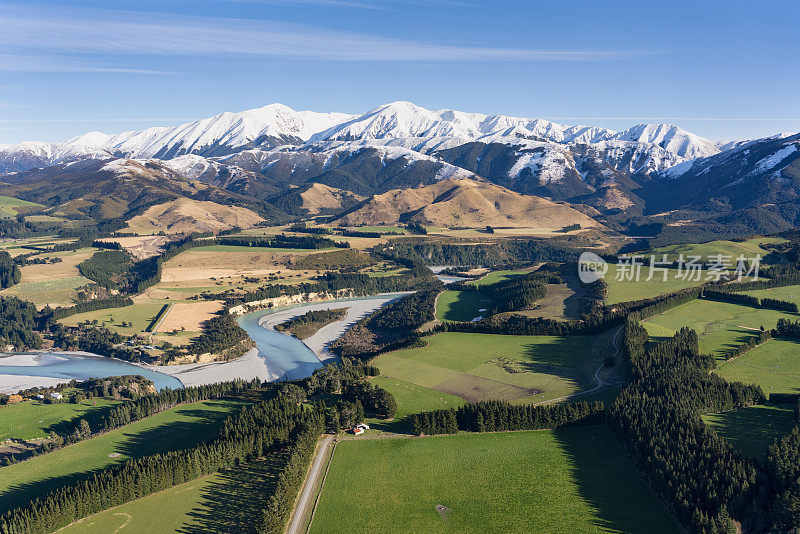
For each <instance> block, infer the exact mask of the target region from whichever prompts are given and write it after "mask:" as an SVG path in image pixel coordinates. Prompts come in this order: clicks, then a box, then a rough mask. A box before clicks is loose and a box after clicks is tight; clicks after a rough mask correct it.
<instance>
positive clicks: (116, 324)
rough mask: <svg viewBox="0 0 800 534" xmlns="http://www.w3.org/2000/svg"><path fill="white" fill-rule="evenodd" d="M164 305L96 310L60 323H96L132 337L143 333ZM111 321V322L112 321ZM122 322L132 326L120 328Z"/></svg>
mask: <svg viewBox="0 0 800 534" xmlns="http://www.w3.org/2000/svg"><path fill="white" fill-rule="evenodd" d="M163 305H164V304H162V303H160V302H141V303H136V304H134V305H133V306H124V307H122V308H111V309H106V310H96V311H90V312H86V313H78V314H76V315H71V316H69V317H66V318H64V319H62V320H61V321H60V322H61V323H63V324H64V325H67V326H76V325H77V324H78V323H83V322H85V321H95V320H96V321H97V322H98V323H101V324H102V325H103V326H105V327H107V328H109V329H111V330H114V331H117V332H119V333H120V334H124V335H132V334H138V333H140V332H143V331H144V329H145V328H147V327H148V326H149V325H150V322H151V321H152V320H153V319H154V318H155V316H156V315H157V314H158V312H159V311H160V310H161V308H162V307H163ZM112 319H113V321H112ZM122 322H126V323H128V322H130V323H133V326H122V324H121V323H122Z"/></svg>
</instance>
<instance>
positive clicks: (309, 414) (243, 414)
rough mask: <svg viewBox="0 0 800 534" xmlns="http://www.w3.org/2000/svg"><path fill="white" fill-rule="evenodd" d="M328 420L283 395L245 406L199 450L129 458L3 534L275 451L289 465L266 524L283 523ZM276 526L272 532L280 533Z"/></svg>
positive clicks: (0, 523)
mask: <svg viewBox="0 0 800 534" xmlns="http://www.w3.org/2000/svg"><path fill="white" fill-rule="evenodd" d="M322 429H323V421H322V417H321V416H320V414H319V413H318V412H317V411H316V410H306V409H305V408H303V407H302V406H299V405H297V404H296V403H294V402H291V401H288V400H287V399H285V398H283V397H280V396H279V397H277V398H275V399H272V400H269V401H264V402H261V403H259V404H256V405H253V406H249V407H245V408H243V409H242V410H241V411H240V412H239V413H237V414H235V415H233V416H230V417H229V418H228V419H226V420H225V422H224V423H223V425H222V428H221V430H220V432H219V434H218V435H217V436H216V437H215V438H213V439H212V440H210V441H209V442H207V443H202V444H200V445H198V446H196V447H191V448H188V449H184V450H180V451H173V452H169V453H166V454H155V455H152V456H146V457H143V458H138V459H133V460H128V461H127V462H124V463H123V464H120V465H116V466H113V467H110V468H108V469H105V470H103V471H100V472H98V473H95V474H94V475H92V476H91V477H90V478H89V479H87V480H84V481H81V482H78V483H76V484H72V485H69V486H64V487H62V488H59V489H57V490H55V491H53V492H50V493H48V494H45V495H43V496H42V497H40V498H38V499H36V500H34V501H33V502H31V503H30V504H28V505H27V506H23V507H20V508H16V509H14V510H11V511H9V512H7V513H5V514H3V516H0V532H2V533H3V534H23V533H24V534H38V533H42V534H44V533H49V532H53V531H55V530H58V529H59V528H61V527H63V526H66V525H68V524H70V523H72V522H74V521H76V520H78V519H81V518H84V517H86V516H88V515H91V514H94V513H97V512H99V511H102V510H106V509H108V508H111V507H113V506H118V505H120V504H123V503H126V502H129V501H132V500H134V499H139V498H141V497H144V496H146V495H150V494H152V493H155V492H158V491H162V490H164V489H167V488H170V487H172V486H175V485H178V484H182V483H184V482H188V481H190V480H194V479H196V478H198V477H200V476H203V475H207V474H210V473H214V472H217V471H219V470H220V469H223V468H226V467H231V466H234V465H238V464H241V463H245V462H248V461H251V460H253V459H256V458H259V457H262V456H268V455H271V454H276V453H281V454H285V453H286V452H287V451H289V452H290V453H289V454H288V457H289V462H291V465H289V463H288V462H287V464H285V465H284V468H283V469H282V470H281V473H280V474H279V475H278V476H279V477H280V475H281V474H282V475H283V478H282V479H281V480H279V483H278V484H277V485H276V488H275V493H274V494H273V495H272V497H274V499H271V500H270V506H269V507H268V508H267V510H265V513H264V517H263V520H262V525H263V526H264V528H266V526H267V525H274V524H275V523H276V521H278V522H281V523H282V522H283V520H284V518H285V517H286V515H287V514H288V513H289V511H290V510H291V502H292V500H293V493H292V492H293V491H294V489H295V488H296V487H297V486H298V484H299V477H300V476H301V475H300V472H302V471H304V470H305V467H306V465H307V462H308V459H309V458H310V453H309V452H308V448H309V447H311V442H313V441H314V440H315V439H316V437H317V436H319V434H320V433H321V432H322ZM274 531H275V528H271V529H270V532H274Z"/></svg>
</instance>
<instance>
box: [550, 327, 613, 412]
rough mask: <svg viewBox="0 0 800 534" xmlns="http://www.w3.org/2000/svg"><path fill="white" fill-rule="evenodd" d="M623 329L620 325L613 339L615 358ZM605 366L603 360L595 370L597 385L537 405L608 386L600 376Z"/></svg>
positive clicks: (573, 396)
mask: <svg viewBox="0 0 800 534" xmlns="http://www.w3.org/2000/svg"><path fill="white" fill-rule="evenodd" d="M622 330H623V327H621V326H620V327H619V330H617V332H616V333H615V334H614V337H613V339H612V340H611V344H612V345H613V346H614V354H612V355H611V356H612V357H613V358H616V356H617V354H619V345H618V344H617V340H618V339H619V335H620V334H621V333H622ZM604 366H605V361H604V362H602V363H601V364H600V366H599V367H598V368H597V369H596V370H595V372H594V381H595V382H596V384H597V385H596V386H595V387H593V388H592V389H587V390H586V391H581V392H579V393H573V394H572V395H567V396H565V397H559V398H557V399H550V400H546V401H542V402H537V403H535V404H536V405H537V406H541V405H543V404H552V403H554V402H561V401H564V400H567V399H572V398H575V397H580V396H583V395H588V394H589V393H594V392H595V391H598V390H600V389H602V388H604V387H606V386H607V385H608V384H606V383H605V382H604V381H603V379H602V378H600V372H601V371H602V370H603V367H604Z"/></svg>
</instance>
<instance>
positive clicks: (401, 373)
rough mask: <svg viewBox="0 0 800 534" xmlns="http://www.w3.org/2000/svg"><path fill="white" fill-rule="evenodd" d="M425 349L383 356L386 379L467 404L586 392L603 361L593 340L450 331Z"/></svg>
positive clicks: (379, 359) (377, 362)
mask: <svg viewBox="0 0 800 534" xmlns="http://www.w3.org/2000/svg"><path fill="white" fill-rule="evenodd" d="M425 341H426V342H427V343H428V345H427V346H425V347H419V348H412V349H406V350H400V351H395V352H390V353H386V354H382V355H380V356H378V357H377V358H375V359H374V360H373V365H376V366H377V367H378V368H379V369H380V371H381V374H382V375H385V376H388V377H391V378H394V379H397V380H401V381H403V382H408V383H411V384H415V385H417V386H421V387H424V388H430V389H433V390H436V391H441V392H444V393H450V394H452V395H456V396H459V397H461V398H464V399H466V400H471V401H477V400H488V399H505V400H514V401H518V402H536V401H542V400H548V399H552V398H558V397H562V396H565V395H570V394H572V393H576V392H578V391H580V390H582V389H585V388H586V387H587V386H589V385H590V383H591V376H592V373H593V371H594V367H596V365H595V363H596V360H597V358H598V355H597V348H596V347H595V346H594V344H595V338H594V337H592V336H573V337H554V336H505V335H493V334H471V333H455V332H448V333H442V334H436V335H434V336H430V337H426V338H425Z"/></svg>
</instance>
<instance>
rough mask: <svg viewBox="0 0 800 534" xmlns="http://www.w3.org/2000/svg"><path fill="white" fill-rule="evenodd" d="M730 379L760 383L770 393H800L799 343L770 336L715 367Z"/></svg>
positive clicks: (726, 378) (725, 377)
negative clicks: (762, 342) (752, 347)
mask: <svg viewBox="0 0 800 534" xmlns="http://www.w3.org/2000/svg"><path fill="white" fill-rule="evenodd" d="M715 373H717V374H718V375H719V376H721V377H722V378H724V379H725V380H729V381H738V382H744V383H745V384H757V385H759V386H761V389H762V390H764V394H765V395H769V394H770V393H800V343H798V342H797V341H793V340H790V339H771V340H769V341H767V342H766V343H764V344H763V345H761V346H758V347H756V348H754V349H753V350H750V351H748V352H746V353H744V354H742V355H741V356H739V357H738V358H736V359H733V360H730V361H727V362H721V363H720V365H719V367H718V368H717V370H716V371H715Z"/></svg>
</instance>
